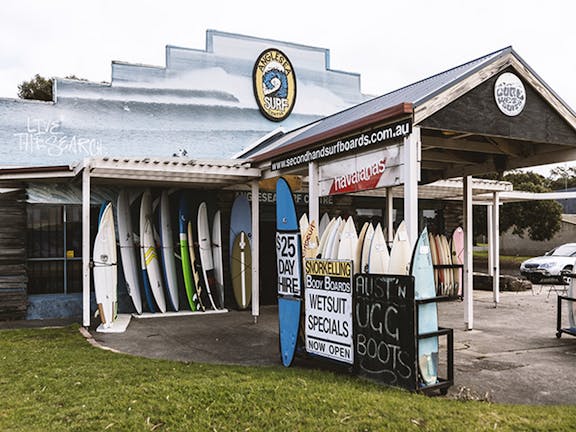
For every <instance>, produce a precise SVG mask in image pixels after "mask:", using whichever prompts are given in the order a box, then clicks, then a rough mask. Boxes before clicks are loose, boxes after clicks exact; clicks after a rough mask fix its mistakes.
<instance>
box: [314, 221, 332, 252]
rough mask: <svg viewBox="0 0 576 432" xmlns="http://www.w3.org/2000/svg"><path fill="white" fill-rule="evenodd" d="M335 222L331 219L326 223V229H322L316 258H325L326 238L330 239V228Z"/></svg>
mask: <svg viewBox="0 0 576 432" xmlns="http://www.w3.org/2000/svg"><path fill="white" fill-rule="evenodd" d="M335 222H336V219H331V220H330V222H328V225H327V226H326V228H325V229H324V232H323V233H322V235H321V236H320V245H319V246H318V256H320V257H322V258H325V255H324V254H325V250H326V242H327V241H328V237H330V230H331V229H332V226H333V225H334V223H335Z"/></svg>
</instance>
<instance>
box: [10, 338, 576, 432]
mask: <svg viewBox="0 0 576 432" xmlns="http://www.w3.org/2000/svg"><path fill="white" fill-rule="evenodd" d="M575 427H576V407H575V406H511V405H496V404H490V403H487V402H475V401H474V402H472V401H456V400H449V399H445V398H440V397H435V398H430V397H426V396H422V395H415V394H410V393H408V392H405V391H401V390H394V389H390V388H385V387H381V386H378V385H375V384H372V383H369V382H366V381H364V380H360V379H357V378H354V377H350V376H346V375H336V374H334V373H330V372H325V371H315V370H304V369H298V368H290V369H284V368H282V367H240V366H238V367H235V366H217V365H205V364H187V363H179V362H172V361H160V360H149V359H143V358H138V357H132V356H128V355H121V354H115V353H112V352H108V351H103V350H100V349H97V348H94V347H92V346H90V345H89V344H88V343H87V342H86V340H85V339H84V338H83V337H82V335H80V333H79V332H78V328H77V327H67V328H61V329H34V330H3V331H0V430H1V431H3V432H4V431H68V430H70V431H90V430H97V431H105V430H110V431H118V430H121V431H124V430H126V431H276V430H277V431H311V430H321V431H397V430H398V431H403V430H406V431H419V430H426V431H428V430H430V431H436V430H437V431H494V430H496V431H506V430H515V431H568V430H574V428H575Z"/></svg>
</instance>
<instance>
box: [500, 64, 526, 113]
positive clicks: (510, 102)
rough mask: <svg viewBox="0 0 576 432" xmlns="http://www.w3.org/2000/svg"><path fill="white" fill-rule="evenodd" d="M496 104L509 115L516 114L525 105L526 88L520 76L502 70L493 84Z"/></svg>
mask: <svg viewBox="0 0 576 432" xmlns="http://www.w3.org/2000/svg"><path fill="white" fill-rule="evenodd" d="M494 99H496V105H497V106H498V108H499V109H500V111H502V113H504V114H506V115H507V116H509V117H514V116H517V115H518V114H520V113H521V112H522V110H523V109H524V106H525V105H526V89H525V88H524V84H522V81H521V80H520V78H518V77H517V76H516V75H514V74H513V73H510V72H504V73H503V74H502V75H500V76H499V77H498V79H497V80H496V83H495V84H494Z"/></svg>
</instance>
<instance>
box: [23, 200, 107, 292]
mask: <svg viewBox="0 0 576 432" xmlns="http://www.w3.org/2000/svg"><path fill="white" fill-rule="evenodd" d="M94 213H96V215H97V214H98V213H97V212H95V211H91V227H90V232H91V234H92V237H94V236H95V229H96V223H97V221H96V219H97V217H94V216H93V215H94ZM27 214H28V216H27V218H28V220H27V224H28V230H27V254H28V293H29V294H67V293H75V292H81V291H82V206H80V205H49V204H30V205H28V208H27Z"/></svg>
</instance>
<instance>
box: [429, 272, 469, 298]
mask: <svg viewBox="0 0 576 432" xmlns="http://www.w3.org/2000/svg"><path fill="white" fill-rule="evenodd" d="M432 267H434V270H445V269H451V270H455V269H462V272H464V265H463V264H434V265H433V266H432ZM440 297H443V298H444V297H446V300H442V301H454V300H462V299H463V298H464V290H462V295H458V294H454V295H442V296H440Z"/></svg>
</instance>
